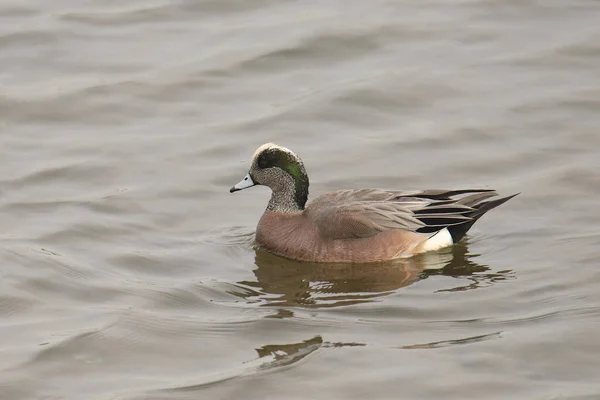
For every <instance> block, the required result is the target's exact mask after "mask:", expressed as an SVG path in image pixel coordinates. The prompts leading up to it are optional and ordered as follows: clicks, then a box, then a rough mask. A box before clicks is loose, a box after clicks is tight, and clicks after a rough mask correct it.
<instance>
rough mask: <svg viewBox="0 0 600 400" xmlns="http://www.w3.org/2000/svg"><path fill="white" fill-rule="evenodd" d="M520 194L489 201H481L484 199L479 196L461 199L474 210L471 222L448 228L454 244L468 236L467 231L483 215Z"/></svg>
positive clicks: (470, 216)
mask: <svg viewBox="0 0 600 400" xmlns="http://www.w3.org/2000/svg"><path fill="white" fill-rule="evenodd" d="M519 194H520V193H515V194H513V195H510V196H505V197H500V198H499V199H495V200H489V201H481V200H482V199H481V198H477V197H476V196H477V195H474V196H473V198H471V199H468V198H467V197H464V198H463V199H461V200H462V204H464V205H467V206H470V207H473V208H474V210H473V211H471V212H470V213H469V214H468V217H469V218H471V219H470V220H469V221H466V222H465V223H463V224H457V225H452V226H448V231H449V232H450V236H452V241H453V242H454V243H458V242H459V241H460V240H461V239H462V238H463V237H464V236H465V235H466V233H467V231H468V230H469V229H471V227H472V226H473V224H474V223H475V222H477V220H478V219H479V218H481V217H482V216H483V214H485V213H486V212H488V211H490V210H491V209H493V208H496V207H498V206H499V205H502V204H504V203H506V202H507V201H508V200H510V199H512V198H513V197H515V196H517V195H519ZM469 200H470V201H469Z"/></svg>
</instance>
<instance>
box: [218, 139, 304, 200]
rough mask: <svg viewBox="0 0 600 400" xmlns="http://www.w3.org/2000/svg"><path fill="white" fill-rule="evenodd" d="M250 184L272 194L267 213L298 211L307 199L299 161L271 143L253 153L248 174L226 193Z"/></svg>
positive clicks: (291, 153) (288, 150)
mask: <svg viewBox="0 0 600 400" xmlns="http://www.w3.org/2000/svg"><path fill="white" fill-rule="evenodd" d="M254 185H264V186H268V187H269V188H271V190H272V191H273V194H272V195H271V200H270V201H269V205H268V206H267V209H268V210H271V211H278V212H296V211H300V210H303V209H304V206H305V204H306V201H307V199H308V175H307V174H306V169H305V168H304V164H303V163H302V160H301V159H300V157H298V156H297V155H296V154H295V153H294V152H293V151H291V150H290V149H287V148H285V147H282V146H278V145H276V144H274V143H265V144H263V145H262V146H260V147H259V148H258V149H257V150H256V152H255V153H254V156H252V163H251V165H250V170H249V171H248V175H246V176H245V177H244V179H242V180H241V181H240V182H239V183H238V184H236V185H235V186H233V187H232V188H231V189H230V190H229V191H230V192H231V193H233V192H236V191H238V190H242V189H246V188H249V187H252V186H254Z"/></svg>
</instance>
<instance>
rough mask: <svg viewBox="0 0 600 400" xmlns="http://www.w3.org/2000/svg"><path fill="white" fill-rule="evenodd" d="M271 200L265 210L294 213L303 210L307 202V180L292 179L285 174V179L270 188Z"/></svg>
mask: <svg viewBox="0 0 600 400" xmlns="http://www.w3.org/2000/svg"><path fill="white" fill-rule="evenodd" d="M271 190H272V191H273V193H272V194H271V199H270V200H269V204H268V205H267V210H269V211H275V212H282V213H296V212H299V211H302V210H304V206H305V205H306V201H307V200H308V179H304V180H299V179H294V178H293V177H292V176H291V175H288V174H285V178H284V179H283V181H281V182H280V184H278V185H277V186H275V187H272V188H271Z"/></svg>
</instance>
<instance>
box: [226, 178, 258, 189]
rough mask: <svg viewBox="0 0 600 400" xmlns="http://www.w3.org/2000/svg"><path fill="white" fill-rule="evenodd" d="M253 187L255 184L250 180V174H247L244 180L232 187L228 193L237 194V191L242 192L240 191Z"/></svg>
mask: <svg viewBox="0 0 600 400" xmlns="http://www.w3.org/2000/svg"><path fill="white" fill-rule="evenodd" d="M254 185H256V183H254V181H253V180H252V177H251V176H250V174H248V175H246V176H245V177H244V179H242V180H241V181H239V182H238V183H237V184H236V185H234V186H233V187H232V188H231V189H229V193H233V192H237V191H238V190H242V189H247V188H249V187H252V186H254Z"/></svg>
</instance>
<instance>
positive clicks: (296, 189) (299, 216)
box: [230, 143, 518, 263]
mask: <svg viewBox="0 0 600 400" xmlns="http://www.w3.org/2000/svg"><path fill="white" fill-rule="evenodd" d="M255 185H264V186H268V187H269V188H270V189H271V191H272V194H271V199H270V200H269V203H268V205H267V209H266V210H265V212H264V214H263V215H262V217H261V218H260V221H259V222H258V226H257V229H256V242H257V243H258V244H259V246H261V247H262V248H264V249H265V250H267V251H269V252H271V253H273V254H276V255H278V256H281V257H285V258H289V259H293V260H298V261H310V262H333V263H368V262H381V261H388V260H393V259H397V258H406V257H410V256H413V255H416V254H419V253H424V252H428V251H435V250H439V249H441V248H444V247H447V246H451V245H453V244H454V243H457V242H458V241H460V240H461V239H462V238H463V237H464V236H465V234H466V233H467V231H468V230H469V229H470V228H471V226H473V224H474V223H475V222H476V221H477V220H478V219H479V218H481V216H482V215H484V214H485V213H486V212H488V211H489V210H491V209H493V208H495V207H498V206H499V205H501V204H503V203H504V202H506V201H508V200H510V199H511V198H513V197H514V196H516V195H517V194H518V193H517V194H514V195H511V196H506V197H499V198H495V199H491V198H492V197H496V196H498V193H496V192H495V191H494V190H491V189H463V190H423V191H412V192H400V191H390V190H382V189H350V190H337V191H332V192H328V193H324V194H322V195H320V196H319V197H317V198H315V199H314V200H312V201H311V202H310V203H308V204H307V200H308V175H307V174H306V169H305V168H304V163H303V162H302V160H301V159H300V157H298V156H297V155H296V154H295V153H294V152H293V151H291V150H289V149H287V148H285V147H282V146H279V145H276V144H274V143H266V144H264V145H262V146H260V147H259V148H258V149H257V150H256V152H255V153H254V155H253V157H252V162H251V165H250V170H249V172H248V174H247V175H246V176H245V177H244V179H242V180H241V181H240V182H239V183H238V184H236V185H235V186H233V187H232V188H231V189H230V192H231V193H233V192H236V191H238V190H242V189H246V188H249V187H252V186H255Z"/></svg>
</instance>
